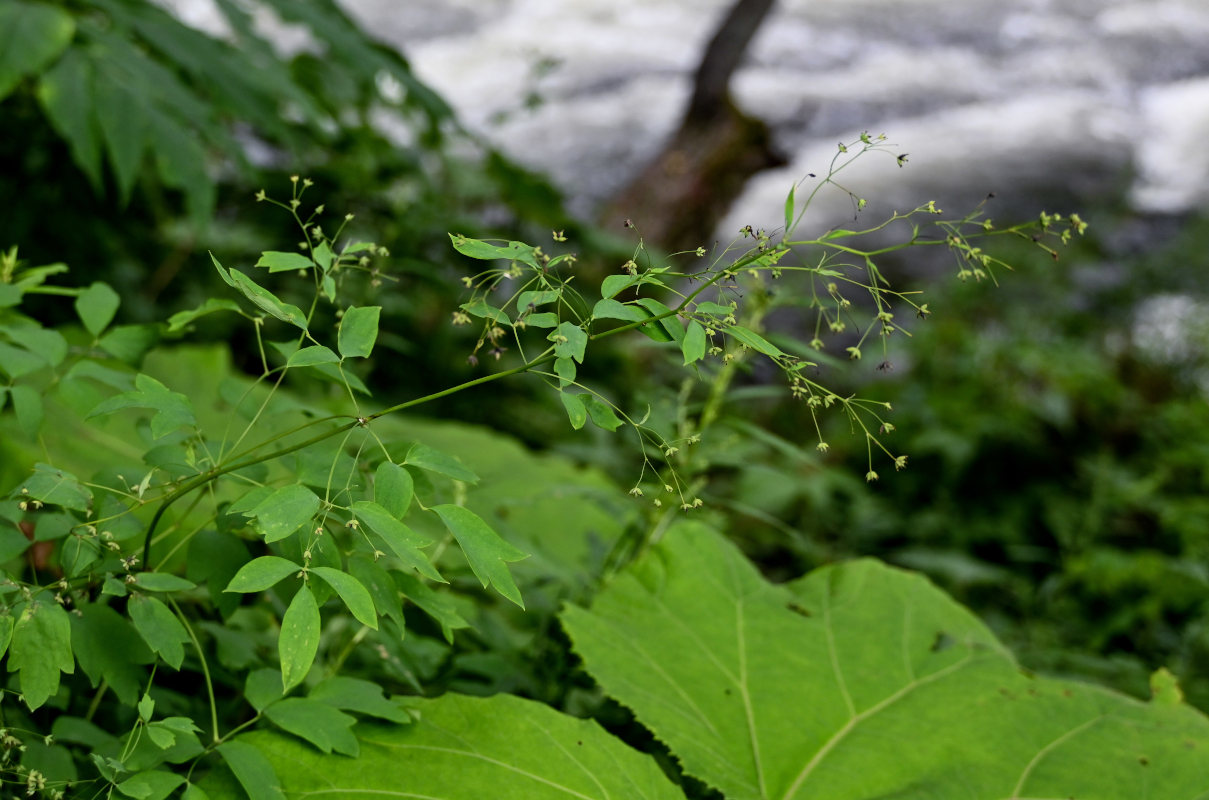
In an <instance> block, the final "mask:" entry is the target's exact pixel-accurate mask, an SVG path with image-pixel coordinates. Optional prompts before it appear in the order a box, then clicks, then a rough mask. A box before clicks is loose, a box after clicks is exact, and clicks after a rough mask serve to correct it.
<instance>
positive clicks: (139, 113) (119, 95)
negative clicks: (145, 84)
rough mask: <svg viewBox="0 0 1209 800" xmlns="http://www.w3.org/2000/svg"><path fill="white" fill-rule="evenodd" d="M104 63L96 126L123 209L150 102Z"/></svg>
mask: <svg viewBox="0 0 1209 800" xmlns="http://www.w3.org/2000/svg"><path fill="white" fill-rule="evenodd" d="M101 63H102V67H101V69H100V70H98V71H97V72H96V73H95V74H94V75H93V95H94V96H95V97H96V109H97V122H98V123H99V124H100V128H101V139H102V141H104V143H105V149H106V152H107V153H108V154H109V164H110V166H111V167H112V168H113V177H114V179H115V182H116V183H117V186H118V198H119V202H120V204H121V205H123V206H124V205H125V204H126V203H127V202H128V201H129V199H130V190H131V189H132V188H134V182H135V180H136V179H137V178H138V173H139V168H140V166H142V162H143V154H144V153H145V152H146V150H147V143H148V133H149V131H148V130H147V127H148V126H147V99H146V98H145V97H144V96H141V95H140V94H139V93H138V91H137V90H135V89H134V88H132V87H131V86H129V85H127V84H126V83H125V81H124V78H125V76H124V75H123V74H122V73H121V72H120V71H118V70H114V69H106V68H105V66H104V62H101ZM94 333H95V332H94Z"/></svg>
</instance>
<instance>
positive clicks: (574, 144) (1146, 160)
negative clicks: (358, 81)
mask: <svg viewBox="0 0 1209 800" xmlns="http://www.w3.org/2000/svg"><path fill="white" fill-rule="evenodd" d="M163 2H165V3H167V4H168V5H171V6H173V7H175V8H176V9H177V10H178V12H179V13H181V14H182V16H183V17H184V18H186V19H187V20H188V21H189V22H190V23H192V24H195V25H198V26H199V27H205V28H209V29H211V30H214V29H216V28H218V29H221V26H220V25H217V24H216V20H217V14H216V12H215V10H214V8H213V3H212V0H163ZM341 2H342V3H343V5H344V6H345V7H346V8H347V9H348V10H349V11H350V12H351V13H352V14H353V15H354V16H355V17H356V18H358V19H359V20H360V21H361V22H362V23H363V24H364V25H365V27H366V28H367V29H368V30H370V31H371V32H372V33H373V35H375V36H377V37H379V38H380V39H382V40H384V41H386V42H388V43H391V44H395V45H398V46H400V47H401V48H403V50H404V52H405V53H406V54H407V55H408V56H409V57H410V58H411V60H412V62H413V64H414V65H415V68H416V71H417V72H418V73H419V75H420V76H421V77H422V78H424V79H425V80H427V81H428V82H429V83H431V84H432V85H433V86H434V87H435V88H436V89H437V90H438V91H440V92H441V93H442V94H443V95H444V96H445V97H446V98H447V99H449V100H450V101H451V103H452V104H453V106H454V107H455V108H456V109H457V110H458V112H459V114H460V116H461V118H462V119H463V121H464V122H465V123H466V124H467V125H468V126H469V127H470V128H472V129H474V130H476V131H478V132H479V133H481V134H483V135H484V136H485V137H486V138H487V139H488V140H490V141H492V142H493V143H495V144H496V145H497V146H499V147H500V148H501V149H503V150H504V151H505V152H507V153H508V154H510V155H511V156H512V157H514V158H515V159H517V160H518V161H520V162H522V163H524V164H527V165H529V166H531V167H534V168H537V169H540V170H543V171H545V172H547V173H548V174H549V175H550V176H551V177H552V178H553V180H554V181H555V183H556V184H558V185H559V186H560V187H561V188H562V189H563V190H564V191H565V192H566V194H567V196H568V197H569V199H570V201H571V206H572V208H573V209H574V210H576V211H577V212H579V213H581V214H583V215H585V216H590V215H591V214H592V211H593V210H594V208H595V206H596V205H597V204H598V203H599V202H600V201H601V200H602V199H604V198H606V197H608V196H609V195H610V194H611V193H612V192H614V191H616V190H617V189H618V188H620V187H621V186H623V185H625V184H626V182H627V181H628V180H629V179H630V178H631V177H632V176H633V175H635V174H636V173H637V171H638V170H639V169H640V168H641V167H642V166H643V164H644V163H645V162H646V161H647V160H648V159H650V158H651V157H652V156H653V155H654V154H655V153H656V152H658V150H659V148H660V146H661V144H662V140H663V139H664V137H666V136H667V135H668V134H669V133H670V132H671V130H672V128H673V127H674V126H675V125H676V124H677V123H678V121H679V115H680V112H681V107H682V104H683V103H684V101H685V99H686V97H687V92H688V89H689V83H690V78H691V74H692V70H693V68H694V67H695V65H696V61H697V58H698V57H699V53H700V49H701V47H702V45H703V44H704V42H705V41H706V40H707V38H708V36H709V34H710V33H711V31H712V29H713V26H714V25H715V24H716V22H717V20H718V18H719V16H720V14H721V13H722V12H723V11H724V10H725V9H726V8H727V7H728V5H729V3H730V0H408V2H399V0H341ZM284 34H285V37H284V39H283V38H282V37H281V36H280V35H278V36H276V39H277V41H279V42H285V43H286V44H287V45H289V46H290V47H291V48H296V47H300V46H305V42H304V41H297V42H296V41H294V39H296V38H297V36H294V37H293V38H290V37H291V36H292V35H293V34H292V32H290V31H289V30H286V31H284ZM542 65H545V67H547V68H546V69H544V70H543V66H542ZM733 89H734V91H735V94H736V97H737V99H738V101H739V103H740V104H741V105H742V106H743V107H744V108H745V109H746V110H747V111H749V112H750V113H752V114H754V115H756V116H759V117H760V118H762V119H764V120H766V121H767V122H768V123H769V124H770V125H771V126H772V128H773V132H774V136H775V139H776V142H777V143H778V145H779V146H780V148H781V149H782V150H783V152H784V153H785V154H786V155H787V156H789V158H790V161H791V163H790V165H789V166H788V167H786V168H784V169H781V170H777V171H772V172H766V173H763V174H761V175H758V176H756V177H755V178H754V179H753V180H752V181H751V182H750V184H749V186H748V188H747V191H746V192H744V194H743V195H742V196H741V197H740V198H738V199H737V201H736V203H735V206H734V210H733V211H732V213H731V215H730V216H729V218H728V219H727V220H726V222H725V223H724V224H723V225H722V232H725V233H727V234H729V233H730V232H733V231H734V230H736V229H737V228H738V227H740V226H741V225H745V224H749V223H750V224H755V225H765V226H768V227H775V225H776V224H777V223H778V221H779V220H780V218H781V207H782V203H783V200H784V197H785V194H786V192H787V191H788V189H789V187H790V186H791V185H792V184H793V183H794V182H795V181H797V180H799V179H801V178H803V177H804V176H805V175H806V174H807V173H809V172H815V173H820V172H825V170H826V165H827V163H828V161H829V160H830V158H831V156H832V155H833V154H834V153H835V149H836V143H837V142H839V141H841V140H843V141H850V140H851V139H852V138H853V137H855V136H856V135H857V134H858V133H859V132H860V131H862V130H868V131H870V132H872V133H874V134H876V133H881V132H885V133H887V134H888V135H889V136H890V137H891V140H892V141H894V142H896V143H897V146H898V149H897V150H896V153H897V152H907V153H910V157H909V163H908V165H907V168H905V169H902V170H899V169H897V168H896V167H895V165H894V161H893V160H892V159H888V158H884V159H867V160H864V161H863V162H862V163H859V164H858V165H857V166H856V167H854V168H853V170H852V171H851V172H846V173H845V178H846V181H847V185H849V186H850V188H852V189H854V190H855V191H856V192H857V193H858V194H861V195H865V196H868V197H869V199H870V207H869V215H870V217H872V216H873V215H876V214H878V213H884V212H885V211H887V210H889V209H893V208H898V209H904V208H907V207H912V206H914V205H917V204H918V203H920V202H923V201H925V200H928V199H932V198H935V199H938V200H940V201H942V202H944V203H956V204H958V205H960V206H966V205H969V204H971V203H974V202H977V201H978V200H979V199H981V198H982V197H983V196H984V195H985V194H986V193H987V192H988V191H994V192H996V193H997V195H998V196H999V198H1000V200H999V202H1000V203H1001V204H1002V205H1006V206H1008V207H1009V208H1032V207H1035V205H1036V201H1035V200H1034V199H1032V198H1034V197H1035V196H1036V195H1037V194H1039V193H1040V194H1042V195H1043V196H1045V197H1046V198H1050V199H1055V198H1056V199H1057V200H1058V201H1066V200H1069V202H1070V203H1071V204H1072V205H1077V204H1078V202H1079V200H1080V199H1081V198H1090V197H1099V196H1103V195H1106V194H1114V193H1119V192H1121V191H1124V192H1125V193H1126V197H1127V198H1128V202H1129V203H1130V204H1131V205H1132V206H1133V207H1134V208H1135V209H1137V210H1139V211H1143V212H1157V213H1180V212H1185V211H1188V210H1192V209H1197V208H1204V207H1206V206H1209V147H1207V146H1206V144H1205V142H1206V140H1207V139H1209V0H780V3H779V4H778V6H777V8H776V9H775V10H774V12H773V14H772V15H771V16H770V18H769V19H768V20H767V21H766V22H765V24H764V26H763V28H762V29H761V31H760V33H759V34H758V36H757V39H756V41H755V42H754V43H753V46H752V48H751V49H750V53H749V59H748V63H747V64H746V65H745V67H744V68H743V69H742V70H741V71H740V73H739V74H738V75H737V76H736V79H735V81H734V84H733ZM530 95H534V96H536V97H538V98H540V100H541V104H540V105H538V106H537V107H535V108H527V107H526V98H527V97H528V96H530ZM848 208H849V201H848V199H847V198H845V197H842V196H836V197H834V198H833V200H832V201H831V204H830V205H828V204H827V203H824V204H822V206H821V207H820V208H819V209H818V214H817V219H816V218H811V219H808V220H807V223H808V224H815V223H817V224H824V222H826V223H828V224H830V223H832V222H834V219H835V217H836V216H837V215H845V214H848ZM953 210H954V211H955V210H957V209H956V208H955V209H953ZM1056 210H1062V209H1056Z"/></svg>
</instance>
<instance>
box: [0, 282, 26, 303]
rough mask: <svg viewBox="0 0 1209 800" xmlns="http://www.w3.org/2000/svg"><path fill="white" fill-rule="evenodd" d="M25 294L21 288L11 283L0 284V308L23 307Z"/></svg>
mask: <svg viewBox="0 0 1209 800" xmlns="http://www.w3.org/2000/svg"><path fill="white" fill-rule="evenodd" d="M23 297H25V292H24V291H22V289H21V287H20V286H16V285H14V284H11V283H0V308H12V307H13V306H18V305H21V300H22V298H23Z"/></svg>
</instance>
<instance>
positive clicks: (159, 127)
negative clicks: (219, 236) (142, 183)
mask: <svg viewBox="0 0 1209 800" xmlns="http://www.w3.org/2000/svg"><path fill="white" fill-rule="evenodd" d="M148 122H149V123H150V126H151V137H152V140H153V141H154V142H155V168H156V171H157V172H158V173H159V176H160V180H161V181H163V182H164V185H165V186H170V187H172V188H174V189H178V190H180V191H181V192H183V193H184V195H185V208H186V210H188V212H189V218H190V219H191V220H192V222H193V225H194V227H195V228H198V229H202V228H204V227H205V226H206V224H207V223H208V222H209V220H210V217H211V215H212V214H213V213H214V205H215V202H216V200H217V193H218V192H217V188H216V186H215V182H214V180H213V179H211V177H210V175H209V173H208V172H207V170H206V163H207V161H208V159H207V157H206V155H207V154H206V149H205V148H204V147H203V146H202V144H201V142H199V141H198V137H197V135H196V131H195V129H194V128H192V127H189V126H186V125H183V124H181V123H180V122H177V121H176V120H174V119H172V118H170V117H168V116H167V115H164V114H158V113H154V112H152V113H149V114H148Z"/></svg>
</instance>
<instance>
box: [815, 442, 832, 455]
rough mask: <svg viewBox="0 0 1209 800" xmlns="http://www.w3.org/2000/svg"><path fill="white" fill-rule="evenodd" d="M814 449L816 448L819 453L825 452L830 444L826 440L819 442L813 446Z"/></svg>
mask: <svg viewBox="0 0 1209 800" xmlns="http://www.w3.org/2000/svg"><path fill="white" fill-rule="evenodd" d="M814 449H815V450H818V451H819V452H820V453H826V452H827V451H828V450H830V449H831V445H829V444H827V443H826V442H819V443H818V444H816V445H815V446H814Z"/></svg>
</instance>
